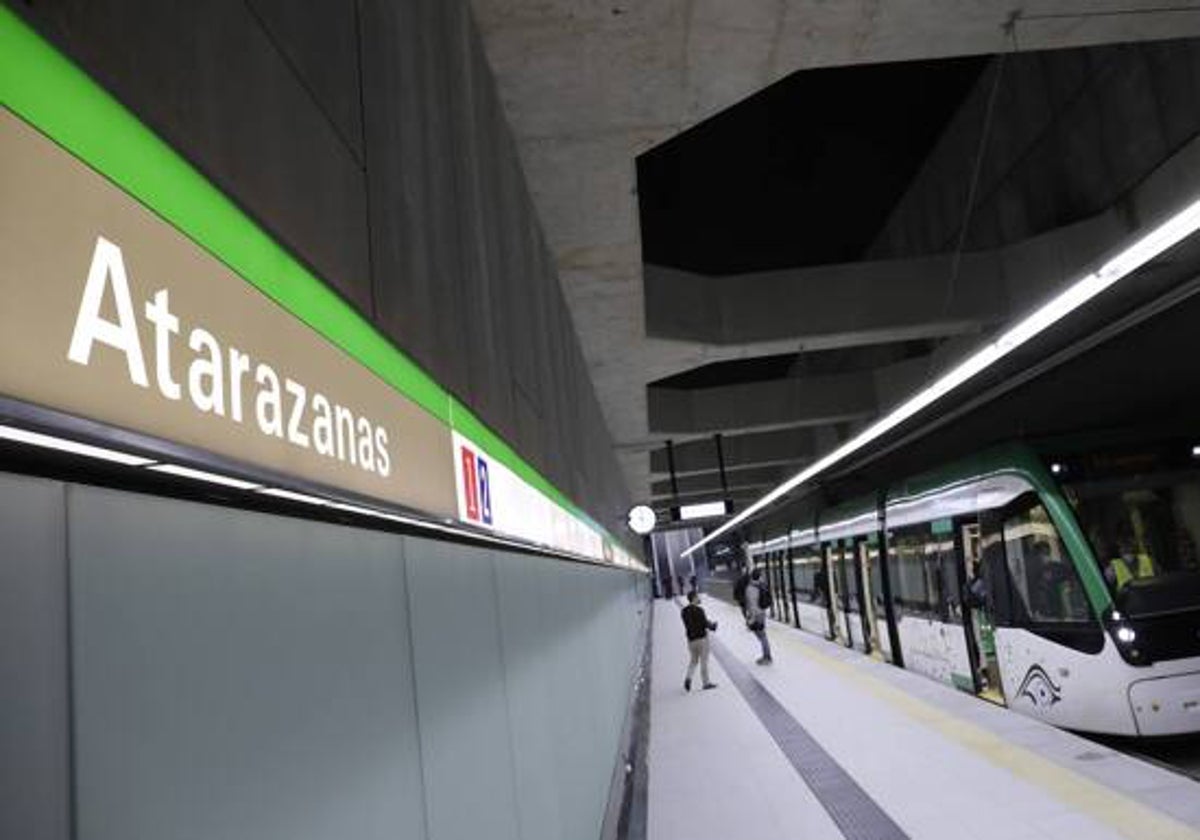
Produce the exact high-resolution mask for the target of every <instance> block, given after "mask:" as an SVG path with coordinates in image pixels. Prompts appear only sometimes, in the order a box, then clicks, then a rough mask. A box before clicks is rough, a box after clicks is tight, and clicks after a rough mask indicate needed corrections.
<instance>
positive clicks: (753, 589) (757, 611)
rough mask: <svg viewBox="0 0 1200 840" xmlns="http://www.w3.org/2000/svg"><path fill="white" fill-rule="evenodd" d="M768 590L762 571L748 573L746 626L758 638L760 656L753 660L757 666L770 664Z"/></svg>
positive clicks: (756, 570)
mask: <svg viewBox="0 0 1200 840" xmlns="http://www.w3.org/2000/svg"><path fill="white" fill-rule="evenodd" d="M769 593H770V590H769V589H767V585H766V584H765V583H763V580H762V570H761V569H755V570H754V571H753V572H751V573H750V584H749V585H748V586H747V587H746V626H747V627H749V628H750V631H751V632H752V633H754V635H755V636H757V637H758V643H759V645H761V646H762V656H760V657H759V658H758V659H756V660H755V662H756V663H757V664H759V665H770V664H771V661H772V660H771V643H770V642H769V641H767V609H766V608H767V604H768V603H769V598H770V594H769Z"/></svg>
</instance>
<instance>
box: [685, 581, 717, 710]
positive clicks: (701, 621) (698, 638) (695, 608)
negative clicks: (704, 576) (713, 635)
mask: <svg viewBox="0 0 1200 840" xmlns="http://www.w3.org/2000/svg"><path fill="white" fill-rule="evenodd" d="M687 599H688V603H687V606H686V607H684V608H683V609H682V610H680V612H679V615H680V617H681V618H683V629H684V631H685V632H686V633H687V645H688V653H689V654H690V655H691V659H690V661H689V662H688V669H687V676H686V677H684V678H683V690H684V691H691V690H692V674H693V673H695V671H696V663H700V680H701V687H702V688H716V687H717V684H716V683H714V682H710V681H709V679H708V631H709V630H716V629H717V623H716V622H715V621H709V620H708V616H707V615H705V614H704V610H703V609H701V607H700V603H699V601H700V596H699V595H697V594H696V593H695V592H689V593H688V596H687Z"/></svg>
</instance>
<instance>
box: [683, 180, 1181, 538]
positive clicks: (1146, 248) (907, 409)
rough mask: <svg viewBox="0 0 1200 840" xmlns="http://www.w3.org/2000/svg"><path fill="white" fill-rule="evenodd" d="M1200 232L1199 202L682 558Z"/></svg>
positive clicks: (795, 477)
mask: <svg viewBox="0 0 1200 840" xmlns="http://www.w3.org/2000/svg"><path fill="white" fill-rule="evenodd" d="M1197 229H1200V201H1195V202H1193V203H1192V204H1189V205H1188V206H1187V207H1185V208H1184V209H1183V210H1181V211H1179V212H1178V213H1176V214H1175V215H1174V216H1172V217H1171V218H1170V219H1168V220H1167V221H1166V222H1164V223H1162V224H1161V225H1159V226H1158V227H1156V228H1155V229H1154V230H1152V231H1150V233H1148V234H1146V235H1145V236H1143V237H1142V238H1141V239H1139V240H1137V241H1136V242H1134V243H1133V244H1132V245H1130V246H1129V247H1128V248H1126V249H1125V250H1124V251H1122V252H1121V253H1119V254H1117V255H1116V256H1115V257H1113V258H1112V259H1110V260H1109V261H1108V262H1106V263H1105V264H1104V265H1102V266H1101V267H1100V269H1099V270H1097V271H1095V272H1092V273H1091V274H1088V275H1086V276H1084V277H1082V278H1080V279H1079V280H1076V281H1075V282H1074V283H1072V284H1071V285H1069V286H1067V288H1065V289H1064V290H1063V291H1061V292H1059V293H1058V294H1057V295H1055V296H1054V297H1053V298H1051V299H1050V300H1049V301H1047V302H1046V303H1045V304H1043V305H1042V306H1041V307H1039V308H1038V309H1036V310H1035V311H1034V312H1032V313H1031V314H1029V315H1027V316H1026V317H1025V318H1023V319H1021V320H1020V321H1018V322H1017V323H1016V324H1014V325H1013V326H1012V327H1010V328H1009V329H1008V330H1006V331H1005V332H1004V333H1003V334H1001V335H1000V337H999V338H997V339H995V340H994V341H991V342H988V343H987V344H985V345H983V347H981V348H980V349H978V350H976V351H975V353H973V354H972V355H970V356H968V357H967V358H966V359H965V360H964V361H962V362H960V363H959V364H958V366H956V367H955V368H953V369H952V370H950V371H949V372H948V373H946V374H945V375H943V376H942V377H940V378H939V379H937V380H935V381H934V382H933V383H931V384H930V385H927V386H926V387H925V388H922V389H921V390H920V391H918V392H917V393H915V394H914V395H913V396H911V397H909V398H908V399H907V400H905V401H904V402H902V403H901V404H900V405H898V406H897V407H896V408H895V409H893V410H892V411H891V412H890V413H889V414H886V415H884V416H883V417H881V418H880V419H879V420H876V421H875V422H874V423H872V424H871V425H870V426H868V427H867V428H866V429H864V430H863V431H862V432H860V433H859V434H858V435H856V436H855V437H853V438H851V439H850V440H848V441H846V442H845V443H843V444H842V445H841V446H839V447H838V448H837V449H834V450H833V451H832V452H830V453H829V454H827V455H825V456H824V457H822V458H820V459H819V460H817V461H816V462H815V463H813V464H812V465H811V466H809V467H807V468H806V469H804V470H802V471H801V472H799V473H797V474H796V475H794V476H792V477H791V478H789V479H788V480H787V481H785V482H783V483H782V484H780V485H779V486H778V487H776V488H775V489H774V490H772V491H771V492H769V493H767V494H766V495H765V496H763V497H762V498H760V499H759V500H758V501H756V502H755V503H754V504H752V505H750V507H748V508H746V509H745V510H743V511H742V512H741V513H739V514H738V515H737V516H735V517H733V518H732V519H730V520H729V521H728V522H726V523H725V524H724V525H722V526H721V527H720V528H717V529H716V530H715V531H713V532H712V533H711V534H709V535H708V536H706V537H704V539H702V540H699V541H698V542H696V543H693V544H692V545H690V546H688V548H687V549H685V550H684V551H683V553H682V556H684V557H686V556H688V555H689V554H691V553H692V552H693V551H695V550H696V549H698V548H700V546H702V545H704V544H705V543H707V542H709V541H711V540H713V539H714V538H716V537H717V536H719V535H721V534H723V533H725V532H726V531H729V530H730V529H731V528H734V527H736V526H737V525H738V524H739V523H742V522H745V521H746V520H747V519H749V518H750V517H751V516H753V515H754V514H756V513H758V512H759V511H761V510H763V509H764V508H765V507H767V506H768V505H770V504H771V503H772V502H774V501H776V500H778V499H779V498H780V497H782V496H784V495H785V494H787V493H789V492H791V491H792V490H794V489H796V488H797V487H799V486H800V485H802V484H804V483H805V482H807V481H809V480H811V479H812V478H814V477H815V476H817V475H819V474H820V473H822V472H824V471H825V470H827V469H829V468H830V467H832V466H833V465H834V464H836V463H838V462H839V461H842V460H844V459H845V458H846V457H848V456H849V455H852V454H853V453H855V452H857V451H858V450H860V449H862V448H863V447H864V446H866V445H867V444H869V443H871V442H873V441H875V440H877V439H879V438H880V437H882V436H883V435H885V434H886V433H887V432H889V431H891V430H892V429H894V428H896V427H897V426H899V425H900V424H901V423H903V422H904V421H906V420H908V419H910V418H911V417H913V415H915V414H917V413H918V412H919V411H921V410H922V409H925V408H928V407H929V406H930V405H932V404H933V403H935V402H937V401H938V400H939V399H941V398H942V397H944V396H945V395H946V394H949V393H950V392H951V391H953V390H955V389H956V388H958V387H959V386H960V385H962V384H963V383H965V382H968V381H969V380H971V379H973V378H974V377H975V376H977V375H979V373H981V372H982V371H984V370H986V369H987V368H989V367H991V366H992V365H994V364H995V363H996V362H998V361H1000V360H1001V359H1003V358H1004V357H1005V356H1007V355H1008V354H1009V353H1011V352H1012V351H1013V350H1016V349H1017V348H1018V347H1020V346H1021V345H1022V344H1025V343H1026V342H1027V341H1029V340H1030V339H1031V338H1033V337H1034V336H1036V335H1039V334H1040V333H1042V332H1044V331H1045V330H1047V329H1049V328H1050V327H1052V326H1053V325H1054V324H1056V323H1058V322H1059V321H1060V320H1062V319H1063V318H1064V317H1066V316H1067V315H1068V314H1070V313H1071V312H1074V311H1075V310H1076V309H1078V308H1079V307H1081V306H1083V305H1084V304H1085V303H1087V302H1088V301H1089V300H1091V299H1092V298H1094V297H1096V295H1098V294H1100V293H1101V292H1103V291H1104V290H1105V289H1107V288H1109V287H1110V286H1112V285H1113V284H1114V283H1116V282H1117V281H1118V280H1121V279H1122V278H1123V277H1128V276H1129V275H1130V274H1132V273H1133V272H1134V271H1136V270H1137V269H1139V268H1141V267H1142V266H1144V265H1145V264H1146V263H1148V262H1150V260H1152V259H1154V258H1155V257H1157V256H1159V255H1160V254H1162V253H1163V252H1164V251H1166V250H1168V249H1169V248H1172V247H1174V246H1175V245H1178V244H1179V243H1180V242H1182V241H1183V240H1184V239H1186V238H1187V237H1189V236H1191V235H1192V234H1193V233H1195V232H1196V230H1197Z"/></svg>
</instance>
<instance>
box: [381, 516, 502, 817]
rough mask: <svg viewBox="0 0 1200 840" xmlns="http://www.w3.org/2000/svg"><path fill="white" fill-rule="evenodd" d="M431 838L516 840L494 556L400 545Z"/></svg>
mask: <svg viewBox="0 0 1200 840" xmlns="http://www.w3.org/2000/svg"><path fill="white" fill-rule="evenodd" d="M405 546H406V548H405V554H406V556H407V560H408V563H407V568H408V587H409V603H410V609H411V612H410V616H411V622H412V639H413V664H414V670H415V673H416V679H417V708H418V710H419V713H420V722H421V762H422V768H423V771H424V780H425V796H426V813H427V815H428V827H429V840H462V838H470V837H488V838H490V840H517V838H519V837H520V836H521V817H520V814H519V812H518V808H517V798H516V790H515V780H514V766H515V765H514V761H513V749H512V742H511V740H510V739H511V734H510V731H509V725H508V722H509V712H508V699H507V697H506V691H505V679H504V661H503V656H502V652H501V645H500V639H499V634H500V625H499V617H498V615H497V610H496V584H495V578H494V569H493V566H492V557H491V553H490V552H488V551H485V550H482V549H477V548H468V547H463V546H458V545H452V544H448V543H439V542H434V541H431V540H423V539H417V538H407V537H406V538H405Z"/></svg>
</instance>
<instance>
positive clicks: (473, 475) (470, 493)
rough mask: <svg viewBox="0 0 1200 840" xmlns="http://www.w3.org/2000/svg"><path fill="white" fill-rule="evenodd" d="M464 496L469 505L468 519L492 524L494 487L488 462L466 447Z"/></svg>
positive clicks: (463, 475)
mask: <svg viewBox="0 0 1200 840" xmlns="http://www.w3.org/2000/svg"><path fill="white" fill-rule="evenodd" d="M462 479H463V494H464V496H465V497H466V503H467V519H469V520H471V521H473V522H482V523H483V524H484V525H491V524H492V486H491V480H490V478H489V476H488V462H487V459H486V458H484V457H483V456H482V455H476V454H475V453H474V452H472V451H471V450H470V449H467V448H466V447H465V446H464V447H463V448H462Z"/></svg>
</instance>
